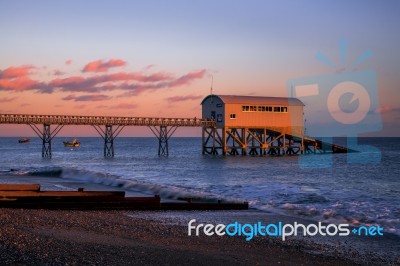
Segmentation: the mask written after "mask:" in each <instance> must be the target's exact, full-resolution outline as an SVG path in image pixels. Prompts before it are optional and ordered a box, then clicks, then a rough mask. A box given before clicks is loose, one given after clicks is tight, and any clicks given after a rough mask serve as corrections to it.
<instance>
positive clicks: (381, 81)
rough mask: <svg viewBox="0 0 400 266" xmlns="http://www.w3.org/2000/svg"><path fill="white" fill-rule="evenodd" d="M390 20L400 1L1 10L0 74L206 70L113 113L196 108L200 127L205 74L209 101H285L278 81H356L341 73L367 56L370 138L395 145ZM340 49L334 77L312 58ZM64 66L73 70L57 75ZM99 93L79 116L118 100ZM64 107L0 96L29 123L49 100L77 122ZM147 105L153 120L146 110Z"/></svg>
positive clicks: (38, 5) (58, 97)
mask: <svg viewBox="0 0 400 266" xmlns="http://www.w3.org/2000/svg"><path fill="white" fill-rule="evenodd" d="M399 14H400V2H399V1H6V0H2V1H0V31H1V33H2V38H1V48H0V71H4V70H5V69H7V68H9V67H18V66H23V65H33V66H34V67H35V69H38V68H41V69H46V70H49V71H50V69H51V70H59V71H60V72H62V73H63V74H64V76H62V77H63V78H65V77H69V76H74V77H75V76H77V75H78V74H81V70H82V67H83V66H84V65H86V64H87V63H89V62H92V61H95V60H108V59H121V60H123V61H124V62H126V64H125V65H124V70H125V71H136V72H140V71H145V69H148V68H149V69H150V71H153V72H155V73H158V72H160V73H161V72H162V73H170V74H171V75H173V76H174V77H179V76H184V75H186V74H188V73H192V72H196V71H201V70H204V71H205V72H204V73H206V74H204V75H202V76H196V78H195V79H193V80H190V81H188V82H187V83H186V84H184V85H180V86H177V87H168V88H165V89H163V90H156V91H155V90H148V91H146V92H143V93H140V94H139V93H136V94H135V95H134V96H132V97H131V98H129V99H128V98H126V101H127V102H124V103H123V104H125V105H121V106H131V107H133V106H137V108H136V109H134V108H131V109H129V110H123V109H122V108H121V109H119V110H118V111H115V112H114V113H112V114H115V115H126V114H131V113H135V114H138V115H141V116H143V115H149V116H151V115H155V114H159V113H162V114H163V116H182V115H183V113H182V110H187V109H188V106H190V107H192V106H195V107H193V108H190V110H189V111H187V112H185V113H186V114H187V115H190V116H196V115H197V116H199V114H200V106H199V103H200V101H201V99H200V96H205V95H206V94H207V93H208V92H209V87H210V75H211V74H212V75H213V76H214V91H215V93H220V94H241V95H247V94H250V95H272V96H285V95H286V81H287V80H288V79H291V78H296V77H306V76H317V75H325V74H329V73H335V72H337V71H349V70H354V69H353V68H352V67H351V63H352V62H354V61H355V60H356V59H357V58H358V57H359V56H360V55H361V54H362V53H363V52H364V51H366V50H371V51H372V52H373V56H372V57H371V58H369V59H368V60H366V61H365V63H363V64H362V66H360V69H373V70H375V71H376V72H377V79H378V89H379V97H380V105H381V107H382V108H381V111H382V112H381V115H382V118H383V121H384V128H383V131H381V132H378V133H376V134H377V135H394V136H399V135H400V129H399V126H398V125H399V121H400V101H399V100H400V96H399V95H400V94H399V93H398V84H399V83H400V75H399V74H400V73H399V70H400V55H399V53H398V52H397V50H398V47H399V46H400V40H399V39H400V34H399V33H398V32H399V30H398V25H400V18H399V17H400V16H399ZM341 39H346V40H347V41H348V53H347V55H348V57H347V61H346V64H344V65H341V64H338V65H337V68H336V69H332V68H329V67H327V66H325V65H323V64H321V62H319V61H318V60H316V59H315V54H316V52H318V51H321V52H323V53H324V54H325V55H327V56H328V57H329V58H330V59H332V61H334V62H339V60H340V54H339V46H338V42H339V41H340V40H341ZM68 60H70V62H72V63H71V64H65V62H66V61H68ZM49 71H47V72H46V71H35V73H34V74H35V75H36V76H35V81H38V80H40V81H41V82H47V81H50V80H52V79H53V78H54V77H52V76H50V75H49V74H48V72H49ZM146 71H147V70H146ZM196 73H197V72H196ZM202 73H203V72H202ZM31 78H32V77H31ZM81 93H83V92H81ZM102 93H103V94H106V96H108V97H106V98H107V99H108V100H105V101H104V102H102V103H99V102H98V101H96V102H95V103H93V102H89V101H88V102H85V103H84V105H81V107H83V106H84V108H85V109H86V112H87V113H92V114H97V113H99V112H100V113H101V112H109V111H108V109H104V106H109V105H110V106H117V105H118V104H119V102H118V101H121V100H120V98H118V97H117V96H116V95H114V94H113V92H109V91H105V92H102ZM180 95H182V96H187V97H186V98H185V99H191V100H190V101H186V102H185V101H183V100H182V101H179V102H175V103H174V104H173V105H172V104H171V103H168V102H166V100H165V99H168V98H172V97H176V96H180ZM38 96H42V97H38ZM68 96H71V95H70V94H67V93H66V92H60V91H56V92H53V93H51V95H44V96H43V95H42V94H41V93H40V92H38V91H35V90H29V91H18V92H15V91H12V90H11V89H8V90H6V89H1V88H0V104H1V105H0V112H27V113H31V112H33V111H35V110H38V108H37V106H38V105H42V104H43V103H42V102H41V101H47V102H48V101H51V102H54V105H53V106H49V108H51V109H46V110H43V111H44V112H48V113H52V112H53V113H54V112H57V113H67V112H70V113H76V111H75V112H74V111H71V110H74V109H75V110H76V107H77V106H76V105H74V104H73V103H72V102H71V101H69V102H66V101H65V100H63V99H66V98H68ZM74 96H75V98H74V99H76V98H77V97H79V96H85V95H74ZM103 96H104V95H103ZM196 97H197V98H196ZM70 98H71V97H69V98H68V99H70ZM83 98H85V97H83ZM83 98H80V99H83ZM106 98H104V99H106ZM2 99H3V100H2ZM9 99H13V100H12V101H6V100H9ZM27 99H30V100H29V105H28V103H26V102H27V101H28V100H27ZM85 99H87V98H85ZM96 99H100V98H96ZM148 99H154V101H155V102H156V105H157V106H160V108H162V110H157V109H154V106H151V108H150V107H148V108H147V107H146V106H148V104H147V105H145V104H144V103H146V101H148ZM195 99H197V100H195ZM35 103H36V104H37V105H35ZM128 103H131V105H129V104H128ZM99 106H103V109H102V108H101V107H99ZM17 107H18V108H17ZM68 110H69V111H68ZM11 131H12V130H11V129H10V130H9V131H7V130H6V131H5V132H7V133H9V132H11Z"/></svg>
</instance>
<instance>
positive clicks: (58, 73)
mask: <svg viewBox="0 0 400 266" xmlns="http://www.w3.org/2000/svg"><path fill="white" fill-rule="evenodd" d="M64 74H65V73H64V72H62V71H61V70H58V69H56V70H54V71H53V75H54V76H62V75H64Z"/></svg>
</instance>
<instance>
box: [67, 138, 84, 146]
mask: <svg viewBox="0 0 400 266" xmlns="http://www.w3.org/2000/svg"><path fill="white" fill-rule="evenodd" d="M63 143H64V146H65V147H79V146H81V143H80V142H79V141H77V140H76V139H74V140H73V141H71V142H70V141H63Z"/></svg>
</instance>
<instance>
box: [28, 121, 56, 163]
mask: <svg viewBox="0 0 400 266" xmlns="http://www.w3.org/2000/svg"><path fill="white" fill-rule="evenodd" d="M28 125H29V126H30V127H31V128H32V129H33V131H35V133H36V135H38V137H39V138H40V139H41V140H42V158H48V159H50V158H51V155H52V154H51V140H52V139H53V138H54V137H55V136H56V135H57V134H58V132H60V130H61V129H62V128H63V127H64V125H57V127H56V128H55V129H54V130H53V131H51V129H50V124H43V130H40V129H39V128H38V126H36V125H35V124H28Z"/></svg>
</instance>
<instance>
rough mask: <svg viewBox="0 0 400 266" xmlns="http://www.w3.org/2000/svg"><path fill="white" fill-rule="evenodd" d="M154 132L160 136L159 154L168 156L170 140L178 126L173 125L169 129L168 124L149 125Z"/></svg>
mask: <svg viewBox="0 0 400 266" xmlns="http://www.w3.org/2000/svg"><path fill="white" fill-rule="evenodd" d="M149 128H150V129H151V131H152V132H153V134H154V135H155V136H156V137H157V138H158V156H168V155H169V151H168V140H169V138H170V137H171V136H172V134H174V132H175V130H176V129H177V128H178V127H177V126H172V127H170V128H169V129H168V127H167V126H160V127H159V128H157V127H155V126H149Z"/></svg>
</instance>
